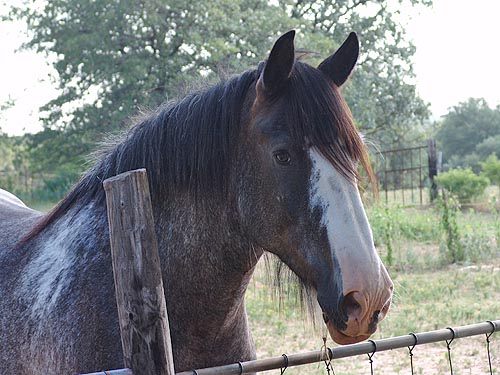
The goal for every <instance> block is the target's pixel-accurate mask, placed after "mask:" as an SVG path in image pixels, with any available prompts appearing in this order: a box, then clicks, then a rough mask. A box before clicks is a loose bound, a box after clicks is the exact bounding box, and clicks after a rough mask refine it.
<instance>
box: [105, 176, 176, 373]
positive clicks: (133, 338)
mask: <svg viewBox="0 0 500 375" xmlns="http://www.w3.org/2000/svg"><path fill="white" fill-rule="evenodd" d="M104 189H105V191H106V202H107V211H108V221H109V232H110V242H111V255H112V259H113V273H114V279H115V291H116V303H117V306H118V317H119V322H120V332H121V338H122V348H123V357H124V362H125V366H126V367H128V368H130V369H132V371H133V373H134V374H136V375H160V374H161V375H174V364H173V356H172V347H171V342H170V329H169V325H168V315H167V308H166V302H165V294H164V291H163V282H162V276H161V269H160V257H159V254H158V242H157V239H156V233H155V225H154V221H153V211H152V207H151V198H150V193H149V185H148V179H147V174H146V170H145V169H139V170H135V171H131V172H126V173H122V174H120V175H118V176H116V177H111V178H108V179H107V180H105V181H104Z"/></svg>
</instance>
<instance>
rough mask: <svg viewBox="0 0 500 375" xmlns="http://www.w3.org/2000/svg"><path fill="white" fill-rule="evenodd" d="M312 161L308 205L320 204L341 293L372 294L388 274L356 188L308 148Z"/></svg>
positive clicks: (325, 160) (314, 150) (324, 159)
mask: <svg viewBox="0 0 500 375" xmlns="http://www.w3.org/2000/svg"><path fill="white" fill-rule="evenodd" d="M309 156H310V158H311V162H312V173H311V185H310V189H311V190H310V204H311V209H314V208H315V207H318V206H319V207H320V208H321V210H322V212H323V217H322V224H323V225H324V227H325V228H326V230H327V234H328V241H329V243H330V249H331V251H332V252H333V253H334V254H335V256H336V258H337V260H338V263H339V265H340V270H341V274H342V283H343V285H342V287H343V294H344V295H347V294H348V293H350V292H353V291H360V292H362V293H363V295H365V297H366V296H368V295H370V293H372V292H373V293H375V294H377V292H376V289H377V287H378V286H379V285H380V283H381V282H382V279H384V277H381V276H382V275H381V274H380V273H381V272H385V273H387V271H385V268H384V267H383V266H382V265H381V261H380V258H379V256H378V254H377V252H376V250H375V247H374V245H373V236H372V232H371V229H370V226H369V224H368V219H367V217H366V213H365V210H364V208H363V204H362V202H361V197H360V195H359V190H358V188H357V186H356V185H355V184H353V183H352V182H350V181H348V180H347V179H346V178H345V177H344V176H342V174H340V173H339V172H338V171H337V170H336V169H335V168H334V167H333V165H332V164H331V163H330V162H329V161H328V160H327V159H326V158H325V157H324V156H323V155H321V154H320V153H319V151H318V150H316V149H315V148H311V149H310V151H309Z"/></svg>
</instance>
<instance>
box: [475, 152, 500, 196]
mask: <svg viewBox="0 0 500 375" xmlns="http://www.w3.org/2000/svg"><path fill="white" fill-rule="evenodd" d="M479 164H480V165H481V170H482V172H481V174H482V175H483V176H485V177H487V178H488V179H489V180H490V182H491V183H492V184H494V185H497V186H498V187H499V188H500V160H498V157H497V155H496V154H491V155H490V156H488V157H487V158H486V160H485V161H484V162H482V163H479Z"/></svg>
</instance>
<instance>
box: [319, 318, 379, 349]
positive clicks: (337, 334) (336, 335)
mask: <svg viewBox="0 0 500 375" xmlns="http://www.w3.org/2000/svg"><path fill="white" fill-rule="evenodd" d="M326 326H327V328H328V332H329V333H330V337H331V338H332V340H333V341H335V342H336V343H337V344H339V345H348V344H356V343H357V342H360V341H365V340H368V338H369V337H370V335H359V336H347V335H345V334H343V333H342V332H341V331H339V330H338V329H337V328H335V327H334V326H333V324H332V323H330V322H328V323H327V324H326Z"/></svg>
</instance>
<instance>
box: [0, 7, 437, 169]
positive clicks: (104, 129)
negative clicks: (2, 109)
mask: <svg viewBox="0 0 500 375" xmlns="http://www.w3.org/2000/svg"><path fill="white" fill-rule="evenodd" d="M431 3H432V2H431V1H430V0H391V1H374V0H370V1H369V0H340V1H335V2H324V1H311V0H295V1H279V2H271V3H270V2H269V1H267V0H210V1H202V2H192V1H186V0H182V1H179V0H175V1H174V0H148V1H132V0H124V1H115V0H99V1H93V0H84V1H81V0H78V1H77V0H54V1H33V0H25V1H22V2H19V5H18V6H15V7H13V8H12V9H11V10H10V12H9V14H8V15H4V18H6V19H12V20H18V19H21V20H24V21H25V22H26V24H27V30H28V34H29V36H30V40H29V42H28V43H27V44H26V45H25V46H24V47H25V48H29V49H34V50H36V51H38V52H40V53H44V54H46V55H47V57H48V58H49V60H50V61H53V66H54V68H55V71H56V72H57V75H56V76H54V77H52V79H53V80H54V82H56V84H57V85H58V87H59V89H60V94H59V96H58V97H57V98H56V99H54V100H52V101H50V102H48V103H47V104H46V105H45V106H44V107H43V118H42V119H41V121H43V124H44V131H42V132H41V133H38V134H35V135H30V136H27V137H26V139H25V140H24V142H25V144H26V151H28V152H29V153H30V155H29V157H28V158H29V159H30V160H32V161H35V160H36V163H32V164H30V167H32V168H34V172H36V173H39V172H41V171H45V172H49V171H50V173H54V172H55V173H59V172H58V170H59V169H61V168H62V169H63V170H68V168H73V169H75V171H76V172H79V171H81V170H83V168H84V163H83V160H84V157H85V155H87V154H88V153H89V152H91V151H92V150H94V149H95V147H96V143H97V141H98V140H99V139H102V135H103V134H105V133H114V132H117V131H121V130H122V129H123V128H125V127H127V124H128V123H129V119H130V118H131V116H133V115H134V114H136V113H137V112H138V111H139V110H140V109H141V108H152V107H155V106H157V105H158V104H159V103H161V102H163V101H165V100H171V99H175V98H177V97H179V96H182V94H183V92H185V91H186V90H187V89H189V88H191V87H193V86H197V85H198V86H199V85H200V83H201V84H204V83H203V82H212V81H215V80H218V79H219V78H224V77H226V76H227V75H228V74H231V73H237V72H240V71H242V70H244V69H247V68H249V67H253V66H256V64H257V63H258V62H259V61H261V60H262V59H264V58H265V57H266V55H267V53H268V51H269V49H270V47H271V46H272V43H273V42H274V41H275V39H276V38H277V36H279V35H280V34H281V33H283V32H285V31H287V30H289V29H292V28H294V29H296V30H298V31H299V34H298V37H297V46H298V47H299V48H300V47H302V48H305V49H307V51H309V52H310V53H309V54H308V57H307V60H308V62H310V63H311V64H313V65H314V64H317V63H318V62H320V61H321V60H322V59H323V58H325V57H326V56H327V55H328V54H330V53H331V52H332V51H333V50H334V49H335V48H337V47H338V46H339V45H340V44H341V43H342V42H343V40H344V39H345V38H346V37H347V35H348V33H349V32H351V31H356V32H357V33H358V35H359V37H360V40H361V56H360V61H359V64H358V67H357V69H356V72H355V74H354V75H353V77H352V80H351V82H350V83H349V84H348V85H347V87H346V88H345V90H344V91H345V95H346V97H347V100H348V102H349V104H350V106H351V108H352V111H353V112H354V116H355V118H356V119H357V121H358V124H359V127H360V129H361V130H362V131H363V132H364V133H365V134H366V135H367V136H369V137H370V138H371V139H372V140H374V141H376V142H377V143H378V144H379V145H381V146H383V147H386V145H391V144H401V143H402V142H403V141H404V139H405V137H406V138H408V135H409V134H411V131H410V129H411V128H412V127H414V126H415V125H416V124H418V123H421V122H422V121H423V119H424V118H426V116H427V115H428V112H427V105H426V104H425V103H423V101H422V100H421V99H420V98H419V97H418V95H417V93H416V91H415V86H414V85H413V84H412V83H411V82H412V80H413V78H414V74H413V68H412V60H411V58H412V55H413V54H414V52H415V48H414V46H413V45H412V44H411V42H409V41H407V40H406V39H405V32H404V27H403V26H402V25H401V24H400V23H399V19H400V17H399V9H400V8H401V6H402V5H412V6H417V5H420V6H428V5H430V4H431ZM314 51H317V52H318V54H316V53H314ZM28 164H29V163H28ZM66 164H68V165H69V166H64V165H66ZM63 166H64V167H63Z"/></svg>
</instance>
